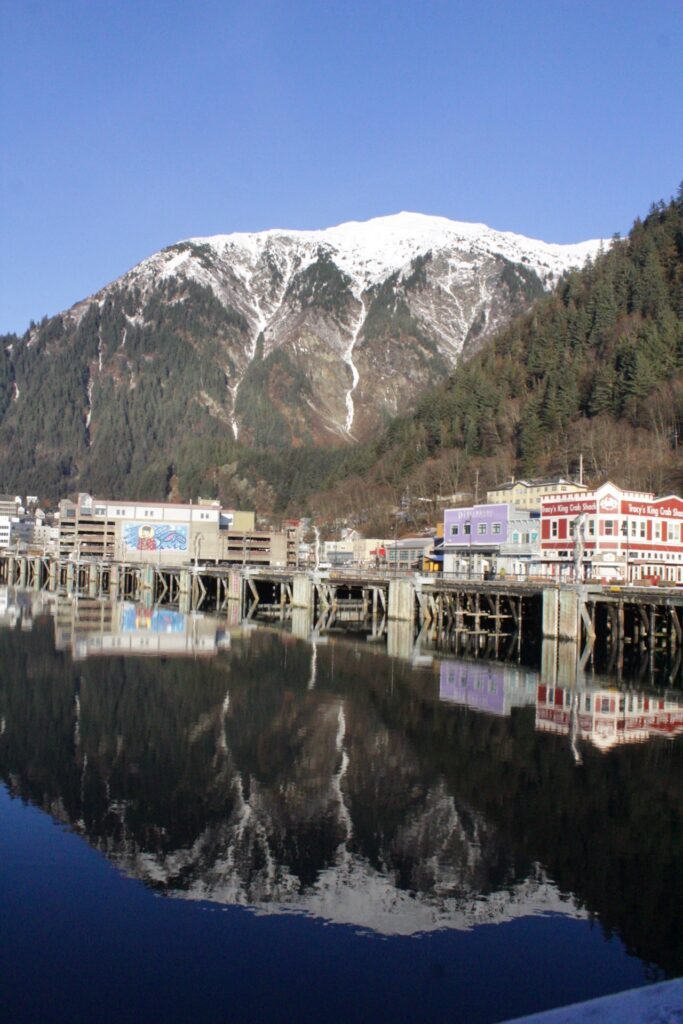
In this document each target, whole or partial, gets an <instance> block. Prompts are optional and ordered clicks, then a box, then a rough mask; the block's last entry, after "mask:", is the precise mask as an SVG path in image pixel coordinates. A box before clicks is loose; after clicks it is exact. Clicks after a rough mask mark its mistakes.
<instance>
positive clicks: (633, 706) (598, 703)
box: [545, 686, 664, 714]
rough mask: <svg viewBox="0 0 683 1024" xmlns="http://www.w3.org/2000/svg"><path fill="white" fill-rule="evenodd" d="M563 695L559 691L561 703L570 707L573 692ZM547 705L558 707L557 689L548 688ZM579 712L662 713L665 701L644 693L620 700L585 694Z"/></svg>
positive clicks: (579, 700) (602, 695)
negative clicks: (656, 711)
mask: <svg viewBox="0 0 683 1024" xmlns="http://www.w3.org/2000/svg"><path fill="white" fill-rule="evenodd" d="M562 693H563V691H562V690H559V691H558V698H559V703H561V702H562V700H564V706H565V707H569V706H570V705H571V702H572V692H571V690H564V693H563V696H560V694H562ZM545 703H546V704H553V705H555V706H558V700H556V699H555V689H554V687H552V686H550V687H548V690H547V693H546V699H545ZM578 710H579V711H581V710H584V711H596V712H599V713H600V714H609V713H610V712H614V711H620V712H622V713H624V712H626V711H631V712H633V711H655V710H659V711H661V710H664V701H663V700H654V699H652V698H650V697H646V696H645V695H644V694H643V693H629V694H628V696H624V695H622V696H620V697H619V699H618V700H616V698H615V697H612V696H605V695H604V694H599V693H598V694H590V693H584V694H579V695H578Z"/></svg>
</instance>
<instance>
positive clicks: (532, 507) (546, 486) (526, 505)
mask: <svg viewBox="0 0 683 1024" xmlns="http://www.w3.org/2000/svg"><path fill="white" fill-rule="evenodd" d="M587 490H588V488H587V487H586V486H584V484H577V483H574V482H573V481H572V480H565V479H564V477H561V476H557V477H548V478H545V479H536V480H510V482H509V483H507V484H498V486H497V487H494V488H493V489H492V490H490V491H487V492H486V501H487V502H488V504H489V505H499V504H501V503H503V502H505V503H506V504H508V505H512V506H513V507H514V508H523V509H527V511H529V512H540V511H541V500H542V498H544V497H546V496H547V495H549V494H580V493H582V492H583V491H587Z"/></svg>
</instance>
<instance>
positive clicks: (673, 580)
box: [541, 482, 683, 585]
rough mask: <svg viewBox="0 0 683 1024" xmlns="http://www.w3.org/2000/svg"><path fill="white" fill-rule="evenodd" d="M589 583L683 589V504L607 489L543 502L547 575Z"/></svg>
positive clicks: (543, 565)
mask: <svg viewBox="0 0 683 1024" xmlns="http://www.w3.org/2000/svg"><path fill="white" fill-rule="evenodd" d="M577 555H580V562H581V573H580V574H581V578H582V579H585V580H588V579H593V580H600V579H603V580H615V581H625V582H629V583H630V582H637V581H638V580H650V581H662V582H667V583H670V584H672V585H675V584H677V583H683V500H682V499H681V498H678V497H675V496H673V495H670V496H668V497H666V498H655V496H654V494H651V493H649V492H646V491H623V490H621V488H619V487H616V486H615V485H614V484H612V483H609V482H607V483H604V484H602V485H601V486H600V487H598V488H596V489H595V490H594V491H587V492H586V493H585V494H581V495H566V496H565V495H561V494H555V495H550V496H548V497H547V498H544V499H543V500H542V501H541V569H542V571H543V572H545V573H547V574H548V575H551V576H558V577H566V578H568V579H570V578H574V565H575V558H576V557H577Z"/></svg>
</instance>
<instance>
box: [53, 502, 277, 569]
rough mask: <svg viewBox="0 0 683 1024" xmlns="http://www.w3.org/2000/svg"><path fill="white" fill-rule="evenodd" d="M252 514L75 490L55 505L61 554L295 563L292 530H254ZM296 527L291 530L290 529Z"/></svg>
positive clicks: (161, 561)
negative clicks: (73, 498) (75, 495)
mask: <svg viewBox="0 0 683 1024" xmlns="http://www.w3.org/2000/svg"><path fill="white" fill-rule="evenodd" d="M255 518H256V517H255V514H254V513H253V512H241V511H237V510H234V509H223V508H221V506H220V504H219V502H217V501H207V500H203V499H199V501H198V502H197V503H196V504H194V503H192V502H190V503H189V504H179V503H171V502H137V501H113V500H108V499H106V500H104V499H99V498H92V497H91V496H90V495H89V494H79V496H78V500H77V501H75V502H73V501H62V502H60V505H59V554H60V556H61V557H65V558H68V557H70V556H73V557H76V558H79V559H80V558H105V559H112V560H115V561H120V562H154V563H155V564H158V565H168V566H172V565H184V564H188V563H191V562H196V563H203V562H207V563H226V562H232V563H243V564H245V565H247V564H248V565H254V564H256V565H268V566H282V567H286V566H287V565H291V564H294V565H295V564H296V537H294V536H290V534H291V533H292V532H293V531H287V530H285V531H282V532H275V531H268V530H256V529H255ZM294 532H295V531H294Z"/></svg>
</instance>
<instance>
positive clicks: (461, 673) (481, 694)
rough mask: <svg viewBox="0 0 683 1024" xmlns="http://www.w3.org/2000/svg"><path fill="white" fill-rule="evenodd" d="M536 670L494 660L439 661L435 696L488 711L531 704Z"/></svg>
mask: <svg viewBox="0 0 683 1024" xmlns="http://www.w3.org/2000/svg"><path fill="white" fill-rule="evenodd" d="M537 683H538V673H536V672H532V671H530V670H529V669H524V668H521V667H520V666H517V665H516V666H511V665H504V664H502V663H499V662H495V661H488V662H487V661H442V662H441V673H440V678H439V699H440V700H443V701H448V702H449V703H453V704H462V705H463V706H464V707H468V708H472V709H473V710H475V711H484V712H486V714H489V715H509V714H510V709H511V708H512V707H515V706H516V707H523V706H524V705H526V704H533V703H534V701H535V699H536V686H537Z"/></svg>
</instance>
